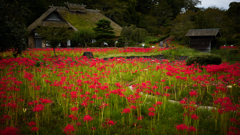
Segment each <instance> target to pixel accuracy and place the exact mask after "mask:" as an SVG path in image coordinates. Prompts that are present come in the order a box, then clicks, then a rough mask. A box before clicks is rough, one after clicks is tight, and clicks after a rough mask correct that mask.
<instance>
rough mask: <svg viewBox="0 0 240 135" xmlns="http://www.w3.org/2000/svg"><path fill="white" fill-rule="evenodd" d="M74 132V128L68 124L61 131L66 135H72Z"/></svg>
mask: <svg viewBox="0 0 240 135" xmlns="http://www.w3.org/2000/svg"><path fill="white" fill-rule="evenodd" d="M74 131H75V129H74V126H73V125H71V124H68V125H67V126H66V127H65V128H64V130H63V132H64V133H65V134H67V135H73V132H74Z"/></svg>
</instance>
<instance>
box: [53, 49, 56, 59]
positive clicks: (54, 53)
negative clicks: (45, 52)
mask: <svg viewBox="0 0 240 135" xmlns="http://www.w3.org/2000/svg"><path fill="white" fill-rule="evenodd" d="M53 53H54V56H55V57H56V53H55V48H53Z"/></svg>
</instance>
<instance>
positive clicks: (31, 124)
mask: <svg viewBox="0 0 240 135" xmlns="http://www.w3.org/2000/svg"><path fill="white" fill-rule="evenodd" d="M28 126H29V127H33V126H36V123H35V122H33V121H31V122H29V123H28Z"/></svg>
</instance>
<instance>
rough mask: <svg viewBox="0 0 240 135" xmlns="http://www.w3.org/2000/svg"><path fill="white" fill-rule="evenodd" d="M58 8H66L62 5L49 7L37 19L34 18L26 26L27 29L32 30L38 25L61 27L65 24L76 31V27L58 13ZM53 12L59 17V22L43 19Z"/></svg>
mask: <svg viewBox="0 0 240 135" xmlns="http://www.w3.org/2000/svg"><path fill="white" fill-rule="evenodd" d="M59 10H66V8H64V7H55V6H52V7H50V8H49V9H48V10H47V11H46V12H45V13H43V14H42V15H41V16H40V17H39V18H38V19H37V20H35V21H34V22H33V23H32V24H31V25H29V26H28V29H27V30H28V31H29V32H31V31H32V30H34V29H36V28H37V27H38V26H55V27H61V26H66V27H69V28H72V29H73V30H74V31H77V29H76V28H75V27H74V26H72V25H71V24H70V23H69V22H68V21H66V20H65V19H64V18H63V17H61V15H60V14H59V12H58V11H59ZM53 12H56V13H58V14H59V15H60V17H61V20H62V21H61V22H54V21H45V19H46V18H47V17H48V16H49V15H50V14H52V13H53Z"/></svg>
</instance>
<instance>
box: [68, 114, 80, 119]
mask: <svg viewBox="0 0 240 135" xmlns="http://www.w3.org/2000/svg"><path fill="white" fill-rule="evenodd" d="M68 117H69V118H71V119H72V120H78V118H77V116H75V115H73V114H70V115H69V116H68Z"/></svg>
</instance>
